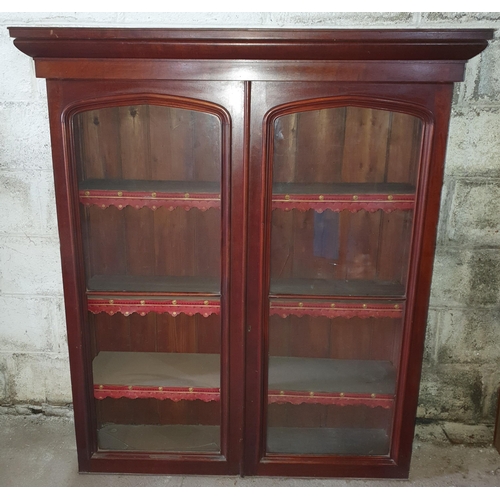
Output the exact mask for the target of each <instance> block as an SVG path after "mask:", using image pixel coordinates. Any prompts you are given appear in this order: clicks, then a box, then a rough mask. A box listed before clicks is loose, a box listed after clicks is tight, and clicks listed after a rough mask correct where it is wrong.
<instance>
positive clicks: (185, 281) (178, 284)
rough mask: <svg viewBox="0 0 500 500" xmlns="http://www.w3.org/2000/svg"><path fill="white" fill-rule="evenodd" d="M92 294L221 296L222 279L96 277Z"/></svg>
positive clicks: (91, 284)
mask: <svg viewBox="0 0 500 500" xmlns="http://www.w3.org/2000/svg"><path fill="white" fill-rule="evenodd" d="M87 289H88V290H89V291H91V292H150V293H170V294H176V293H191V294H193V293H198V294H203V295H216V296H218V295H219V294H220V278H214V277H202V276H129V275H110V276H105V275H96V276H92V277H91V278H90V279H89V280H88V285H87Z"/></svg>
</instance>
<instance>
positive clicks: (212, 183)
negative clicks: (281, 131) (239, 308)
mask: <svg viewBox="0 0 500 500" xmlns="http://www.w3.org/2000/svg"><path fill="white" fill-rule="evenodd" d="M72 125H73V132H74V144H75V149H74V160H75V163H76V171H77V173H78V184H79V186H78V187H79V198H80V207H81V225H82V234H83V240H84V241H83V253H84V258H85V274H86V278H87V283H86V285H87V290H88V299H89V300H88V304H89V311H91V310H93V309H92V307H91V306H92V301H93V300H100V301H101V302H102V304H103V305H101V306H100V307H101V310H102V311H104V312H99V313H96V314H93V313H90V312H89V316H88V323H89V327H90V334H91V346H92V358H93V363H92V375H93V384H94V386H93V390H94V398H95V408H96V425H97V438H98V448H99V449H101V450H119V451H134V450H140V451H163V452H179V453H220V450H221V444H220V443H221V438H220V426H221V403H220V399H221V394H220V391H221V381H220V378H221V377H220V363H221V362H220V353H221V345H220V344H221V324H220V290H221V287H220V282H221V271H220V268H221V239H220V236H219V235H220V232H221V213H222V211H221V210H220V207H221V175H222V155H221V148H222V144H221V137H222V134H221V122H220V120H219V118H218V117H216V116H215V115H211V114H208V113H202V112H198V111H191V110H187V109H181V108H174V107H169V106H156V105H147V104H141V105H130V106H118V107H108V108H102V109H96V110H90V111H85V112H82V113H79V114H77V115H76V116H75V117H74V119H73V124H72ZM214 235H217V236H216V237H214ZM127 301H128V302H127ZM196 301H197V302H196ZM194 302H196V303H197V304H199V307H200V308H201V309H200V310H196V311H193V310H192V309H189V308H188V303H190V304H191V306H192V305H193V303H194ZM210 302H211V303H212V305H211V306H210V307H211V310H210V311H208V310H203V309H202V308H203V306H204V304H205V305H207V304H209V303H210ZM125 303H127V304H129V306H127V305H126V304H125ZM119 304H122V305H121V306H120V305H119ZM123 304H125V305H123ZM130 304H133V306H132V305H130ZM186 304H187V305H186ZM120 307H121V309H120ZM127 307H132V310H127ZM197 307H198V306H197ZM106 308H107V309H106ZM94 312H96V311H94Z"/></svg>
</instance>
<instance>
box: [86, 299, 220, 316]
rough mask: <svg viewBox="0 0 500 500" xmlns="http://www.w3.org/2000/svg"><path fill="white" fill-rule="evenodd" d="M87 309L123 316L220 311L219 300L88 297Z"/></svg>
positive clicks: (204, 314) (208, 314)
mask: <svg viewBox="0 0 500 500" xmlns="http://www.w3.org/2000/svg"><path fill="white" fill-rule="evenodd" d="M87 304H88V310H89V311H90V312H91V313H93V314H99V313H102V312H105V313H107V314H109V315H110V316H112V315H113V314H116V313H120V314H123V315H124V316H129V315H130V314H133V313H137V314H139V315H141V316H145V315H146V314H148V313H153V312H154V313H160V314H163V313H166V314H170V315H171V316H174V317H175V316H177V315H178V314H181V313H182V314H187V315H188V316H193V315H194V314H201V315H202V316H203V317H205V318H207V317H208V316H210V315H211V314H219V313H220V302H219V301H218V300H183V299H175V300H170V299H169V300H162V301H159V300H155V301H152V300H137V299H134V300H131V299H100V298H89V299H88V301H87Z"/></svg>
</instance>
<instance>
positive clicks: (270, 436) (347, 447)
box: [267, 427, 389, 455]
mask: <svg viewBox="0 0 500 500" xmlns="http://www.w3.org/2000/svg"><path fill="white" fill-rule="evenodd" d="M267 451H268V452H269V453H279V454H293V455H295V454H310V455H387V454H388V453H389V436H388V435H387V432H386V431H385V430H384V429H356V428H342V429H336V428H327V427H323V428H307V427H268V428H267Z"/></svg>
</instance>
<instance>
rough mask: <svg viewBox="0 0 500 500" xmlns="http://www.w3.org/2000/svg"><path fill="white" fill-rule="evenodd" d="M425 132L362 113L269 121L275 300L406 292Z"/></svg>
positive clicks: (414, 123)
mask: <svg viewBox="0 0 500 500" xmlns="http://www.w3.org/2000/svg"><path fill="white" fill-rule="evenodd" d="M421 135H422V123H421V120H420V119H418V118H416V117H413V116H410V115H405V114H402V113H396V112H390V111H383V110H376V109H367V108H356V107H344V108H331V109H322V110H318V111H307V112H302V113H294V114H289V115H284V116H282V117H279V118H278V119H276V120H275V122H274V143H273V164H272V175H273V184H272V208H273V211H272V221H271V224H272V226H271V293H273V294H299V295H300V294H313V295H346V296H350V295H364V296H367V295H374V296H380V295H404V290H405V285H406V275H407V270H408V255H409V245H410V241H411V230H412V220H413V206H414V202H415V189H416V179H417V171H418V164H419V159H420V145H421ZM394 248H398V250H399V251H398V254H397V256H396V258H394V252H393V249H394Z"/></svg>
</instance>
